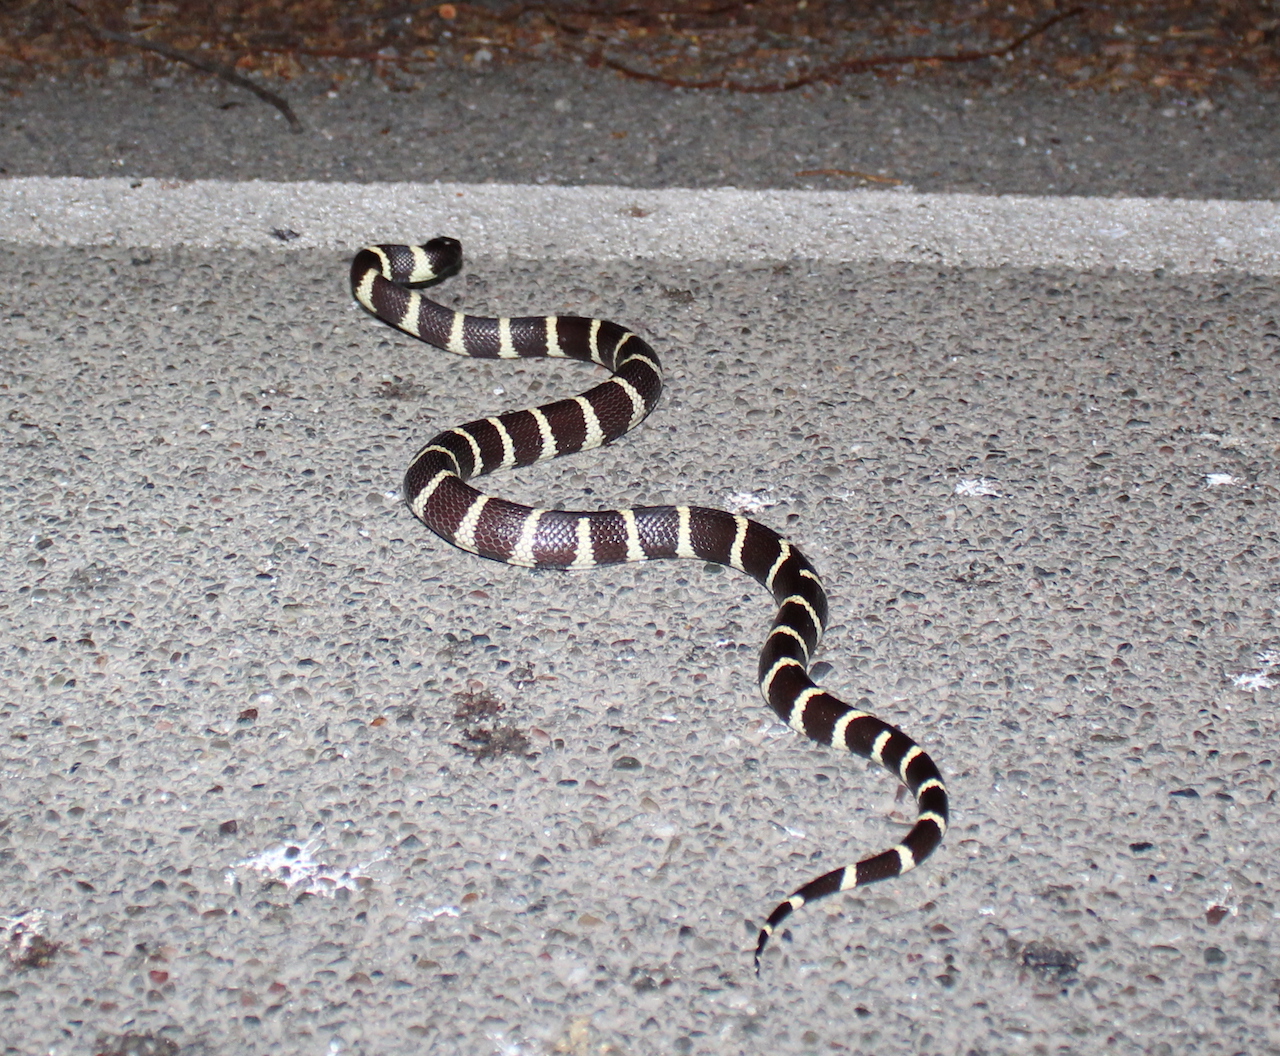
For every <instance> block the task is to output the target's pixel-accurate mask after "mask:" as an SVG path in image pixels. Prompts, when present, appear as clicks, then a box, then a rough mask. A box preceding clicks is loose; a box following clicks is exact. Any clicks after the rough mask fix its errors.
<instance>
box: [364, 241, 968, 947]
mask: <svg viewBox="0 0 1280 1056" xmlns="http://www.w3.org/2000/svg"><path fill="white" fill-rule="evenodd" d="M461 265H462V246H461V245H460V244H459V243H458V242H457V241H455V240H454V239H451V238H436V239H433V240H432V241H430V242H428V243H426V244H425V245H423V246H402V245H381V246H370V247H367V248H365V249H362V250H361V251H360V252H359V253H358V254H357V255H356V258H355V260H354V261H353V262H352V265H351V286H352V290H353V291H354V293H355V296H356V299H357V300H358V301H359V302H360V303H361V304H362V305H363V306H364V307H365V308H367V309H368V310H369V311H370V312H372V313H373V314H374V315H376V316H377V317H378V318H379V319H381V320H383V321H384V322H387V323H390V324H391V325H392V326H394V327H397V328H398V329H400V330H403V331H404V332H405V333H407V334H411V335H412V336H414V337H417V338H420V339H421V340H423V341H426V342H427V343H428V344H431V345H435V346H436V347H437V348H441V349H444V350H446V351H448V352H453V353H456V354H457V355H462V356H473V357H477V358H482V359H493V358H499V359H514V358H520V357H558V358H567V359H576V360H581V361H583V362H587V363H597V364H599V365H600V366H602V367H604V368H606V369H607V370H609V371H610V372H611V374H612V377H610V378H609V379H608V380H607V381H604V382H602V383H601V384H599V385H596V386H595V387H594V388H592V389H590V390H588V391H587V392H584V393H583V394H582V395H580V396H575V397H573V398H572V399H566V400H557V401H555V402H554V403H549V404H545V405H544V406H541V407H536V408H529V409H526V410H520V411H512V412H509V413H507V414H502V415H499V416H497V417H493V418H484V419H481V420H478V421H474V422H468V423H467V424H466V425H459V426H455V427H454V428H452V429H447V430H445V431H444V432H442V433H440V434H439V435H437V436H435V437H434V438H432V439H431V440H430V441H429V442H428V443H427V445H426V446H425V447H423V448H422V450H420V451H419V452H418V453H417V455H415V456H414V459H413V462H412V463H411V464H410V466H409V469H408V471H407V472H406V474H405V478H404V499H405V502H406V503H407V504H408V506H409V509H410V510H412V511H413V514H414V516H416V517H417V518H418V519H419V520H421V521H422V523H423V524H425V525H426V526H427V527H428V528H430V529H431V530H432V531H433V532H435V533H436V534H437V535H439V536H441V537H442V538H443V539H445V540H447V541H448V542H450V543H453V544H454V545H455V546H458V547H460V548H461V549H463V550H467V551H469V552H471V553H473V554H479V555H480V556H481V557H488V558H492V559H493V560H495V561H504V562H506V563H507V564H512V565H522V566H525V567H529V568H559V569H584V568H594V567H596V566H598V565H609V564H618V563H621V562H625V561H647V560H651V559H654V558H664V557H666V558H694V559H698V560H702V561H709V562H714V563H717V564H721V565H728V566H729V567H731V568H736V569H738V570H739V571H741V572H745V573H746V574H747V575H749V576H751V577H752V578H754V579H755V580H757V581H758V582H759V583H761V584H762V585H763V586H764V587H765V588H766V589H767V590H768V591H769V592H770V593H771V594H772V595H773V597H774V600H775V601H776V602H777V604H778V612H777V615H776V617H775V618H774V621H773V627H772V629H771V630H770V632H769V636H768V638H767V639H766V640H765V644H764V648H763V649H762V651H761V654H760V665H759V672H758V677H759V681H760V690H761V692H762V693H763V694H764V698H765V700H766V701H767V702H768V704H769V706H770V707H771V708H772V709H773V710H774V712H775V713H777V715H778V716H779V717H780V718H781V719H782V721H783V722H785V723H787V725H788V726H790V727H791V728H792V729H794V730H796V731H797V732H799V733H803V734H805V735H806V736H808V737H811V738H812V739H813V740H815V741H818V742H819V743H821V744H824V745H833V746H837V745H844V747H846V748H847V749H848V750H849V751H851V752H853V753H855V754H856V755H860V756H863V757H865V758H869V759H872V760H874V761H875V762H877V763H879V764H881V765H882V766H883V767H884V768H885V769H886V770H888V771H889V772H890V773H892V774H894V775H895V776H896V777H897V778H898V779H899V780H900V781H901V782H902V783H903V784H904V785H906V787H907V788H908V789H909V790H910V791H911V793H912V794H913V795H914V796H915V798H916V804H917V808H918V815H917V817H916V821H915V824H914V825H913V826H912V828H911V830H910V831H909V832H908V833H907V835H906V836H905V837H903V839H902V841H901V842H900V843H898V844H897V845H896V846H894V847H891V848H890V849H889V850H887V851H884V852H882V853H880V854H877V855H875V856H873V857H871V858H867V859H864V860H863V861H860V862H858V863H856V864H854V865H847V866H843V867H841V868H839V869H834V870H832V871H831V872H829V873H826V874H824V875H822V876H820V877H818V878H817V879H815V880H811V881H810V882H809V883H807V884H805V885H804V886H803V887H801V888H799V889H798V890H796V891H795V892H794V893H792V894H791V895H790V896H789V897H788V898H786V899H785V900H783V901H782V902H781V903H779V904H778V905H777V907H775V908H774V910H773V912H772V913H770V914H769V916H768V918H767V919H766V921H765V923H764V925H763V927H762V928H761V929H760V934H759V938H758V940H757V942H756V951H755V962H756V968H757V970H759V966H760V956H761V954H762V953H763V952H764V948H765V944H766V943H767V942H768V941H769V938H770V936H772V935H773V934H774V932H775V931H776V930H777V928H778V926H779V925H780V924H781V923H782V921H783V920H785V919H786V918H787V917H788V916H789V915H790V914H791V913H792V911H793V910H796V909H799V908H800V907H801V906H803V905H805V904H806V903H808V902H812V901H814V900H815V899H818V898H822V897H824V896H826V895H830V894H834V893H835V892H837V891H844V890H848V889H849V888H852V887H855V886H858V885H861V884H868V883H871V882H873V881H875V880H886V879H889V878H891V877H895V876H898V875H900V874H902V873H905V872H906V871H907V870H908V869H912V868H914V867H915V866H917V865H919V864H920V862H921V861H923V860H924V859H925V858H926V857H928V855H929V854H931V853H932V852H933V851H934V850H935V849H936V848H937V847H938V845H939V844H940V843H941V842H942V837H943V834H944V833H945V832H946V828H947V792H946V788H945V787H944V785H943V782H942V776H941V774H940V773H939V772H938V768H937V767H936V766H935V765H934V763H933V760H932V759H930V758H929V756H928V755H927V754H925V752H924V751H923V749H921V748H920V747H919V746H918V745H917V744H916V743H915V742H914V741H913V740H912V739H911V738H910V737H908V736H907V735H906V734H905V733H903V732H902V731H901V730H899V729H897V728H896V727H894V726H890V725H889V724H888V723H886V722H883V721H881V720H880V719H878V718H876V717H875V716H874V715H870V714H868V713H866V712H864V711H859V710H857V709H856V708H852V707H850V706H849V705H847V704H845V703H843V702H842V701H840V700H837V699H836V698H835V697H834V696H832V695H831V694H830V693H827V692H826V691H825V690H822V689H820V688H819V687H818V686H816V685H815V684H814V683H813V682H812V680H811V679H810V678H809V675H808V667H809V661H810V657H811V656H812V654H813V652H814V650H815V649H816V648H817V644H818V640H819V638H820V637H821V635H822V630H823V627H824V625H825V623H826V619H827V597H826V593H825V591H824V590H823V589H822V584H821V583H820V582H819V580H818V576H817V573H816V572H814V570H813V566H812V565H810V564H809V562H808V560H806V559H805V557H804V555H803V554H801V553H800V551H799V550H797V549H795V547H793V546H792V545H791V544H790V543H789V542H787V541H786V540H785V539H783V538H782V537H781V536H779V535H778V534H777V533H776V532H774V531H773V530H772V529H770V528H766V527H765V526H764V525H762V524H759V523H757V522H756V521H752V520H749V519H748V518H746V517H743V516H741V515H737V514H731V513H728V512H726V511H724V510H715V509H708V508H706V507H702V506H648V507H638V508H635V509H623V510H600V511H593V512H572V511H566V510H541V509H532V508H530V507H528V506H521V505H517V504H516V503H512V502H507V501H505V500H503V499H498V498H492V497H490V496H488V495H484V494H482V493H481V492H479V491H477V490H475V489H474V488H472V487H471V486H470V485H468V484H467V483H466V481H467V480H468V479H470V478H471V477H478V476H481V475H483V474H485V473H491V472H493V471H494V470H498V469H506V468H508V467H511V466H526V465H531V464H533V463H535V462H541V461H544V460H545V459H549V458H555V457H558V456H560V455H567V454H572V453H574V452H577V451H586V450H589V449H591V448H593V447H599V446H600V445H601V444H607V443H609V442H610V441H612V440H616V439H617V438H618V437H620V436H621V435H622V434H623V433H625V432H627V430H629V429H631V428H633V427H634V426H636V425H638V424H639V423H640V421H641V420H642V419H643V418H644V417H645V416H646V415H647V414H648V413H649V412H650V411H651V410H653V408H654V406H655V405H656V404H657V402H658V397H659V395H660V394H661V392H662V374H661V368H660V366H659V363H658V357H657V355H656V354H655V353H654V351H653V349H651V348H650V347H649V346H648V344H646V343H645V342H644V341H643V340H641V339H640V338H639V337H638V336H636V335H635V334H633V333H631V332H629V331H627V330H626V329H624V328H623V327H621V326H619V325H617V324H616V323H611V322H606V321H603V320H599V319H586V318H581V317H578V316H546V317H543V316H530V317H525V318H515V319H508V318H501V319H491V318H483V317H479V316H469V315H464V314H463V313H461V312H455V311H454V310H452V309H450V308H446V307H444V306H443V305H439V304H436V303H435V302H433V301H431V300H429V299H428V298H426V297H424V296H423V295H422V294H420V293H418V292H417V291H416V290H414V289H411V287H417V286H424V285H428V284H431V283H434V282H437V281H439V280H441V279H443V278H447V277H448V276H449V275H452V274H453V273H454V272H456V271H457V270H458V269H459V268H460V267H461Z"/></svg>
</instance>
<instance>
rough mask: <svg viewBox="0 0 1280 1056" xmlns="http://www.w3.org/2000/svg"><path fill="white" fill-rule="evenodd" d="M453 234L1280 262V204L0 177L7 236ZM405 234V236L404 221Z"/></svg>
mask: <svg viewBox="0 0 1280 1056" xmlns="http://www.w3.org/2000/svg"><path fill="white" fill-rule="evenodd" d="M445 231H447V232H449V233H451V234H452V235H454V236H455V237H458V238H461V239H462V240H463V241H464V242H465V243H466V244H467V245H469V246H476V247H482V250H483V252H484V253H485V255H486V256H489V257H500V258H501V257H514V258H516V259H521V260H542V259H545V258H547V257H554V258H556V259H559V260H566V261H570V260H582V261H597V262H603V261H609V260H631V259H636V258H642V259H645V260H652V261H654V262H655V263H658V264H659V266H663V267H665V266H667V265H666V262H668V261H687V260H719V261H742V262H748V261H755V262H760V261H775V262H776V261H788V260H841V261H845V262H852V261H895V262H903V263H919V264H937V265H944V266H963V267H985V268H989V267H1000V266H1004V265H1009V264H1012V265H1018V266H1022V267H1038V266H1043V265H1052V266H1056V267H1067V268H1077V269H1094V270H1105V269H1107V268H1117V267H1119V268H1125V269H1130V270H1147V271H1154V270H1156V269H1161V270H1163V271H1165V272H1173V273H1186V272H1192V273H1202V272H1212V271H1217V270H1222V269H1236V270H1244V271H1249V272H1252V273H1255V274H1268V275H1274V274H1280V202H1265V201H1252V202H1225V201H1159V200H1152V199H1142V198H1137V199H1134V198H1124V199H1096V198H1066V197H1059V198H1047V197H1029V196H1015V195H1004V196H1001V197H994V198H993V197H984V196H982V195H974V194H917V193H912V192H909V191H908V192H904V191H893V192H887V191H853V192H837V191H779V190H768V191H742V190H735V189H721V190H711V191H697V190H679V189H662V190H643V189H632V188H625V187H529V186H527V185H526V186H518V185H517V186H508V185H495V184H484V185H479V186H476V185H471V184H457V183H446V184H420V183H397V184H353V183H312V182H304V183H266V182H261V181H250V182H246V183H227V182H223V181H216V180H198V181H194V182H190V183H187V182H183V181H172V180H123V179H111V180H91V179H82V178H75V177H65V178H53V179H50V178H46V177H29V178H26V179H11V180H7V181H0V240H2V241H7V242H16V243H30V244H34V245H44V246H94V245H106V246H110V245H115V246H167V245H175V244H178V245H185V246H203V247H208V248H210V249H224V248H232V247H236V248H245V249H259V248H264V247H273V248H276V249H285V248H288V249H292V250H298V249H307V248H322V247H324V248H330V247H332V248H338V249H343V250H347V251H349V252H354V251H355V250H357V249H358V248H359V247H360V246H362V245H365V244H367V243H369V242H396V241H403V240H404V239H405V238H411V237H417V238H419V240H425V239H427V238H430V237H432V236H434V235H435V234H437V233H440V232H445ZM406 232H409V233H410V234H406Z"/></svg>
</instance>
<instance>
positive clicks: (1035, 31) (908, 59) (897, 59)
mask: <svg viewBox="0 0 1280 1056" xmlns="http://www.w3.org/2000/svg"><path fill="white" fill-rule="evenodd" d="M1083 13H1084V8H1083V7H1073V8H1071V9H1070V10H1069V11H1060V12H1058V14H1056V15H1054V16H1053V17H1052V18H1048V19H1045V21H1043V22H1041V23H1040V24H1039V25H1037V26H1035V27H1033V28H1032V29H1029V30H1027V32H1025V33H1023V34H1022V36H1020V37H1017V38H1015V39H1014V40H1013V41H1011V42H1010V43H1008V44H1006V45H1004V47H1001V48H991V49H989V50H987V51H959V52H952V53H949V54H936V55H871V56H868V57H866V58H860V59H845V60H844V61H843V62H837V63H834V64H832V65H830V66H824V67H822V68H821V69H819V70H814V71H813V72H812V73H806V74H804V75H803V76H800V77H796V78H795V79H793V80H790V81H783V82H782V83H781V84H742V83H740V82H738V81H732V80H730V79H729V78H727V77H717V78H715V79H713V80H709V81H686V80H682V79H681V78H679V77H666V76H664V75H663V74H660V73H647V72H645V71H644V70H634V69H632V68H631V67H630V66H627V65H625V64H624V63H622V62H619V61H618V60H617V59H611V58H609V56H607V55H605V54H604V53H603V52H598V51H597V52H593V53H591V54H589V55H587V56H586V57H587V60H588V62H589V63H592V64H598V65H602V66H607V67H608V68H609V69H611V70H617V71H618V72H619V73H621V74H622V75H623V76H626V77H632V78H634V79H635V80H638V81H652V82H654V83H656V84H665V85H666V86H667V87H668V88H695V89H706V88H722V89H724V90H725V91H730V92H745V93H750V94H757V95H759V94H765V93H772V92H791V91H794V90H795V89H797V88H805V87H807V86H809V85H811V84H816V83H818V82H819V81H835V80H838V79H839V78H841V77H843V76H845V75H846V74H850V73H862V72H864V71H866V70H871V69H875V68H876V67H878V66H906V65H909V64H910V63H913V62H955V63H959V62H977V61H978V60H979V59H994V58H998V57H1001V56H1004V55H1009V54H1011V53H1012V52H1014V51H1016V50H1017V49H1018V48H1020V47H1022V45H1023V44H1025V43H1026V42H1027V41H1029V40H1031V39H1032V38H1034V37H1038V36H1039V35H1040V34H1041V33H1044V32H1046V31H1047V30H1049V29H1052V28H1053V27H1054V26H1056V25H1057V24H1058V23H1059V22H1062V21H1064V20H1065V19H1068V18H1073V17H1075V16H1076V15H1079V14H1083Z"/></svg>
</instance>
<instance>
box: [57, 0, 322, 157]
mask: <svg viewBox="0 0 1280 1056" xmlns="http://www.w3.org/2000/svg"><path fill="white" fill-rule="evenodd" d="M63 3H65V4H66V5H67V7H69V8H71V10H72V11H74V12H75V13H76V14H77V15H79V16H80V19H81V21H83V22H84V24H85V28H87V29H88V30H89V32H90V33H92V34H93V35H94V36H95V37H100V38H101V39H102V40H109V41H112V42H113V43H115V44H124V45H126V46H128V47H132V48H144V49H146V50H147V51H154V52H155V53H156V54H157V55H163V56H164V57H165V58H166V59H169V60H171V61H173V62H185V63H186V64H187V65H188V66H194V67H195V68H196V69H197V70H202V71H204V72H205V73H210V74H213V76H215V77H220V78H222V80H224V81H226V82H227V83H228V84H234V85H235V86H236V87H237V88H244V89H246V90H248V91H250V92H253V94H254V95H256V96H257V97H258V98H259V99H261V100H262V101H263V102H265V103H270V104H271V105H272V106H274V107H275V108H276V109H277V110H279V111H280V113H282V114H283V115H284V119H285V120H286V121H288V122H289V130H290V131H291V132H301V131H303V128H302V122H301V121H299V120H298V115H297V114H295V113H294V112H293V107H291V106H290V105H289V103H288V102H287V101H286V100H285V99H283V98H281V97H280V96H278V95H276V93H275V92H272V91H268V90H267V89H266V88H263V87H262V86H261V85H259V84H254V83H253V81H251V80H249V79H248V78H247V77H243V76H241V75H240V74H238V73H236V71H235V70H233V69H232V68H231V67H230V66H224V65H223V64H222V63H220V62H214V61H213V60H212V59H204V58H201V57H200V56H199V55H192V54H191V53H190V52H189V51H180V50H179V49H178V48H171V47H169V45H168V44H160V43H157V42H156V41H153V40H147V39H146V38H145V37H136V36H134V35H133V34H132V33H117V32H115V31H114V30H110V29H103V28H102V27H101V26H99V25H98V24H97V23H96V22H94V21H93V20H92V19H91V18H90V17H89V16H88V14H86V13H85V12H84V10H82V9H81V7H80V5H79V4H76V3H73V2H72V0H63Z"/></svg>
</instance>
